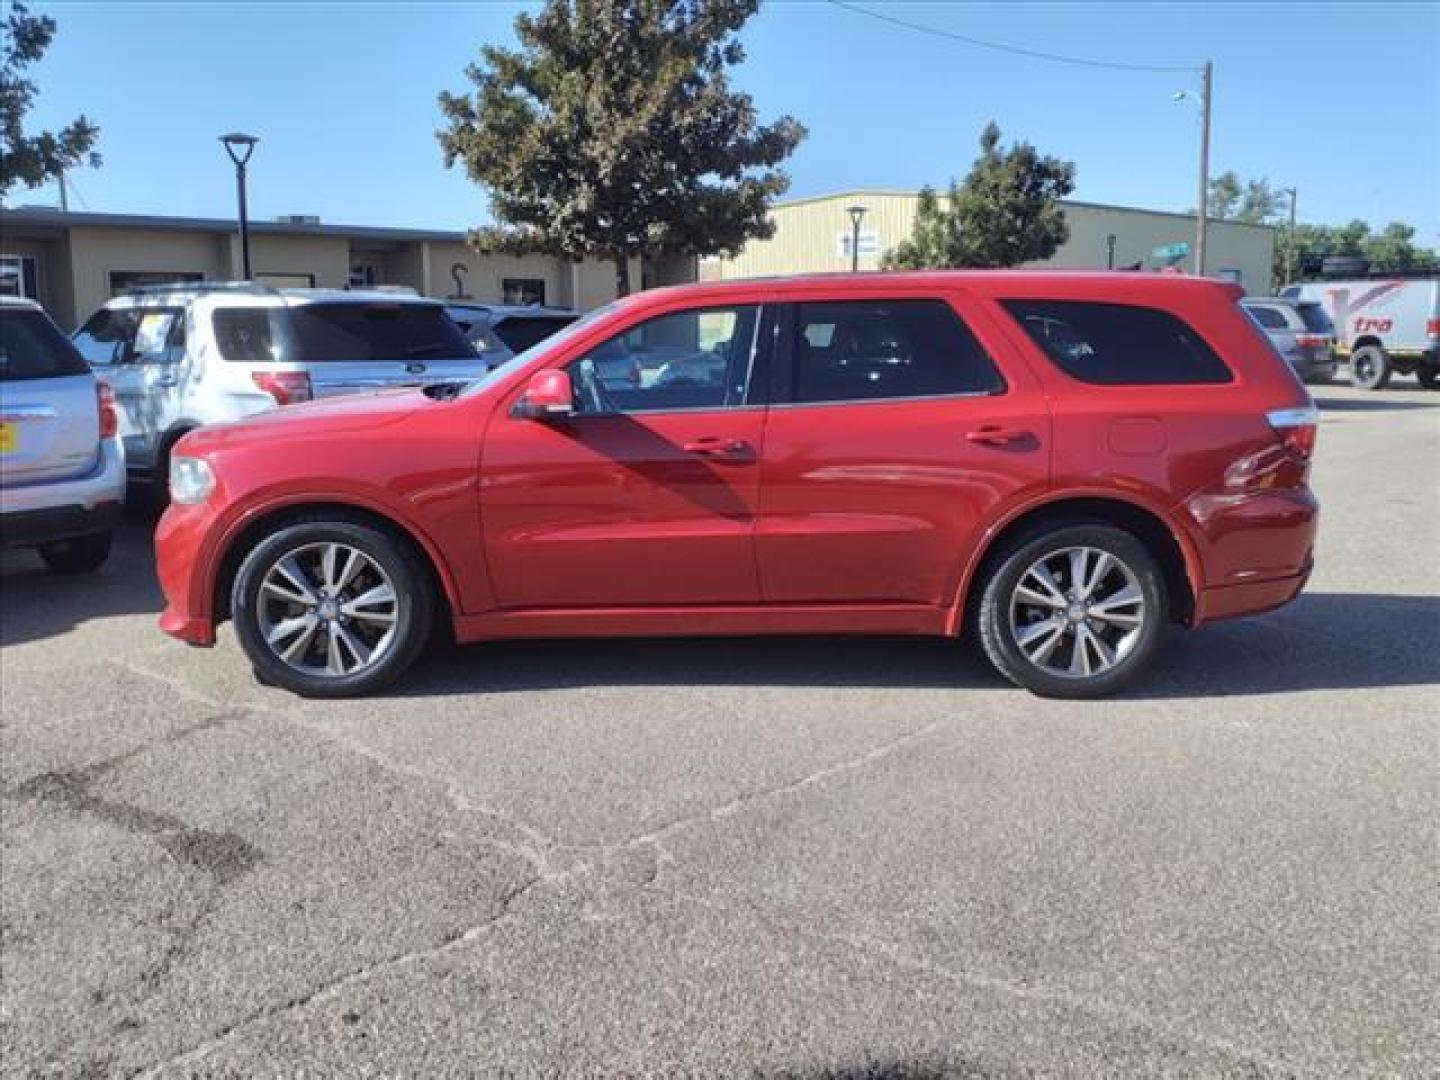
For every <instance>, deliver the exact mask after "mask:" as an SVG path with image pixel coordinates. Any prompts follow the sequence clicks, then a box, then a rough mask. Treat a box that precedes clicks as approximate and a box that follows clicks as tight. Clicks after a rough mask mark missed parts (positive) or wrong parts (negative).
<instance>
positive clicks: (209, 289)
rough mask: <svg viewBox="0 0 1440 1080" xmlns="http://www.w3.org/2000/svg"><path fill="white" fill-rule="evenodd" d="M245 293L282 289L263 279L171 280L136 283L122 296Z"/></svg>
mask: <svg viewBox="0 0 1440 1080" xmlns="http://www.w3.org/2000/svg"><path fill="white" fill-rule="evenodd" d="M177 292H183V293H195V294H197V295H204V294H205V293H220V292H229V293H245V294H249V295H252V296H279V295H281V294H280V290H279V289H277V288H275V286H273V285H267V284H266V283H265V282H263V281H171V282H157V283H156V284H154V285H135V286H132V287H131V288H128V289H126V290H125V291H124V292H123V293H121V295H122V296H155V295H157V294H159V293H177Z"/></svg>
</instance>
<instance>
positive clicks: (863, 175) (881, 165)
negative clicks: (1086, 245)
mask: <svg viewBox="0 0 1440 1080" xmlns="http://www.w3.org/2000/svg"><path fill="white" fill-rule="evenodd" d="M859 2H861V3H867V0H859ZM31 6H32V8H33V9H35V10H40V11H44V12H47V13H48V14H50V15H52V16H54V17H55V18H56V19H57V21H58V22H59V24H60V29H59V33H58V35H57V38H56V41H55V43H54V44H53V45H52V47H51V51H50V53H49V54H48V55H47V56H46V57H45V59H44V60H43V61H42V63H41V64H40V65H39V66H38V67H37V68H36V70H35V75H36V78H37V80H38V82H39V84H40V90H41V96H40V99H39V102H38V104H37V107H36V109H35V110H34V111H33V112H32V114H31V117H30V120H29V124H30V125H31V127H32V128H33V127H34V126H37V125H41V124H46V125H53V124H56V123H59V122H63V121H65V120H67V119H69V118H70V117H72V116H73V115H74V114H76V113H77V112H80V111H84V112H86V113H88V114H89V115H90V116H91V117H92V118H94V119H95V120H96V121H98V122H99V123H100V125H101V128H102V137H101V144H100V148H101V150H102V152H103V154H104V156H105V164H104V166H103V168H101V169H100V170H99V171H85V172H81V173H78V174H77V175H76V176H75V181H76V187H77V188H78V191H79V195H80V200H78V201H74V202H72V205H73V206H74V207H75V208H76V209H84V208H89V209H92V210H99V211H111V212H135V213H162V214H187V215H203V216H225V215H229V214H231V213H233V209H234V192H233V179H232V177H233V173H232V171H231V167H230V165H229V162H228V161H227V160H226V159H225V158H224V154H223V150H222V149H221V147H220V146H219V144H218V143H217V142H216V141H215V137H216V135H218V134H219V133H221V132H223V131H229V130H234V129H237V128H238V129H242V130H246V131H250V132H253V133H254V134H257V135H259V136H260V137H261V139H262V142H261V144H260V146H259V147H258V149H257V151H256V154H255V159H254V161H253V163H252V183H251V208H252V209H251V212H252V214H253V216H254V217H256V218H265V217H272V216H274V215H277V214H284V213H314V214H319V215H321V216H322V218H324V219H325V220H327V221H331V222H337V223H344V224H357V225H405V226H417V227H434V228H461V227H465V226H467V225H473V224H476V223H479V222H480V221H482V220H483V219H484V217H485V201H484V197H483V194H482V193H481V192H480V191H478V190H477V189H476V188H474V187H473V186H472V185H471V184H470V183H469V182H468V181H467V180H466V179H465V178H464V176H463V175H462V174H461V173H460V172H458V171H448V172H447V171H446V170H445V169H444V168H443V167H442V164H441V160H440V153H439V150H438V147H437V144H436V142H435V139H434V135H433V132H434V130H435V128H436V127H437V126H438V124H439V122H440V118H439V112H438V109H437V107H436V104H435V98H436V94H437V93H438V92H439V91H440V90H441V89H447V88H448V89H453V90H461V89H464V88H465V87H466V85H467V84H466V82H465V79H464V77H463V75H462V71H463V69H464V67H465V65H466V63H468V62H469V61H470V60H471V59H472V57H473V56H474V53H475V49H476V48H477V47H478V45H479V44H481V43H483V42H508V41H510V40H512V34H511V20H512V18H513V16H514V14H515V13H516V11H518V10H520V8H521V5H516V4H510V3H498V2H497V3H458V2H457V3H446V4H423V3H411V4H403V5H402V4H400V3H368V4H361V3H338V2H332V3H310V4H300V3H291V4H282V3H269V4H264V3H252V4H229V3H164V4H131V3H124V2H110V3H79V2H76V3H32V4H31ZM868 6H870V7H872V8H874V9H876V10H881V11H885V12H887V13H890V14H893V15H896V16H899V17H903V18H906V19H910V20H913V21H917V22H923V23H927V24H930V25H933V26H937V27H942V28H945V29H949V30H952V31H955V32H958V33H963V34H967V35H970V36H974V37H980V38H988V39H991V40H996V41H1002V42H1007V43H1012V44H1016V45H1022V46H1025V47H1029V48H1033V49H1041V50H1047V51H1054V52H1064V53H1071V54H1077V55H1082V56H1090V57H1098V58H1108V59H1114V60H1123V61H1131V62H1145V63H1159V64H1171V63H1177V64H1184V63H1190V62H1196V63H1198V62H1199V61H1202V60H1204V59H1207V58H1208V59H1212V60H1214V61H1215V65H1216V74H1215V111H1214V137H1213V148H1212V163H1213V168H1214V170H1215V171H1217V172H1218V171H1222V170H1225V169H1234V170H1235V171H1236V172H1237V173H1239V174H1240V175H1241V176H1242V177H1248V176H1264V177H1268V178H1269V179H1270V180H1272V181H1274V182H1276V183H1277V184H1282V185H1285V186H1289V185H1291V184H1294V185H1297V186H1298V187H1299V189H1300V217H1301V219H1302V220H1307V221H1322V222H1339V221H1345V220H1349V219H1350V218H1352V217H1361V218H1366V219H1369V220H1370V221H1371V222H1372V224H1375V223H1383V222H1385V221H1389V220H1392V219H1397V218H1398V219H1401V220H1406V221H1409V222H1410V223H1412V224H1414V225H1416V226H1417V228H1418V229H1419V231H1420V232H1419V236H1417V240H1418V241H1420V242H1422V243H1425V244H1427V245H1429V246H1437V247H1440V66H1437V65H1436V63H1435V56H1436V53H1437V51H1440V5H1437V4H1434V3H1431V4H1408V5H1407V4H1378V3H1376V4H1322V3H1288V4H1287V3H1282V4H1255V5H1241V4H1238V3H1236V4H1226V3H1212V4H1193V5H1192V4H1159V3H1155V4H1142V3H1132V4H1103V5H1102V4H1081V3H1063V4H1006V5H997V4H980V3H975V4H969V3H901V2H888V0H868ZM743 37H744V42H745V44H746V47H747V49H748V51H749V59H748V62H747V63H746V64H745V65H744V66H743V67H742V68H741V69H740V70H739V72H738V74H737V76H736V82H737V83H738V85H739V86H740V87H742V88H743V89H745V90H747V91H749V92H750V93H752V94H753V95H754V97H755V99H756V103H757V105H758V106H759V108H760V111H761V115H762V116H763V117H774V116H776V115H779V114H781V113H787V112H788V113H790V114H792V115H794V116H795V117H797V118H799V119H800V120H801V121H803V122H804V123H805V124H806V125H807V126H808V127H809V129H810V138H809V139H808V140H807V141H806V142H805V143H804V144H803V145H802V146H801V148H800V149H799V150H798V151H797V153H796V155H795V156H794V158H793V159H792V161H791V164H790V167H789V168H790V173H791V176H792V178H793V181H794V183H793V187H792V189H791V192H790V194H791V195H792V196H802V195H813V194H820V193H823V192H827V191H834V190H842V189H846V188H854V187H896V188H906V187H918V186H919V185H921V184H922V183H925V182H927V181H928V182H932V183H937V184H938V183H944V182H945V181H946V180H947V179H948V177H949V176H951V175H952V174H954V173H957V172H958V173H963V172H964V171H965V170H966V169H967V168H968V166H969V163H970V161H971V160H972V159H973V157H974V153H975V140H976V137H977V135H978V132H979V130H980V128H981V127H982V126H983V125H984V123H985V122H986V121H987V120H989V119H992V118H993V119H995V120H996V121H997V122H999V124H1000V126H1001V128H1002V129H1003V130H1004V132H1005V135H1006V137H1007V139H1009V138H1023V139H1026V140H1029V141H1031V142H1033V143H1035V144H1036V145H1037V146H1038V147H1040V149H1041V150H1043V151H1044V152H1047V153H1052V154H1057V155H1060V156H1063V157H1067V158H1070V159H1072V160H1074V161H1075V162H1076V163H1077V166H1078V185H1077V189H1076V192H1075V197H1076V198H1080V199H1086V200H1089V201H1093V202H1105V203H1117V204H1122V205H1133V206H1144V207H1153V208H1157V209H1175V210H1184V209H1186V208H1188V207H1190V206H1192V205H1193V204H1194V189H1195V173H1196V169H1197V157H1196V155H1197V150H1196V147H1197V136H1198V123H1197V118H1196V110H1195V109H1194V108H1193V107H1192V106H1191V105H1190V104H1189V103H1186V102H1181V103H1178V104H1177V103H1175V102H1173V101H1171V100H1170V96H1171V94H1172V92H1174V91H1175V90H1177V89H1182V88H1194V87H1195V85H1196V82H1197V79H1196V77H1194V76H1190V75H1186V74H1163V73H1131V72H1121V71H1108V70H1091V69H1086V68H1078V67H1069V66H1061V65H1056V64H1051V63H1044V62H1040V61H1036V60H1030V59H1026V58H1023V57H1019V56H1012V55H1004V54H1000V53H993V52H987V51H982V50H978V49H974V48H971V47H968V46H965V45H961V44H958V43H953V42H948V41H942V40H937V39H934V38H930V37H925V36H921V35H917V34H914V33H911V32H908V31H906V30H903V29H900V28H898V27H891V26H887V25H883V24H881V23H878V22H876V21H874V20H871V19H867V18H865V17H863V16H861V15H857V14H854V13H851V12H847V11H844V10H841V9H839V8H836V7H833V6H830V5H828V4H824V3H821V2H806V0H769V2H768V3H767V4H765V6H764V7H763V9H762V11H761V13H760V15H759V16H757V17H756V18H755V19H754V20H753V21H752V22H751V23H750V24H749V25H748V26H747V27H746V29H745V31H744V35H743ZM1357 57H1363V58H1367V59H1364V60H1361V61H1357ZM54 199H55V193H54V190H53V188H52V189H49V190H46V189H40V190H37V191H34V192H30V193H28V194H27V193H24V192H17V193H15V194H14V195H12V202H13V203H15V204H22V203H32V202H33V203H39V202H47V201H48V202H53V201H54Z"/></svg>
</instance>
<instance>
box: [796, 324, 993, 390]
mask: <svg viewBox="0 0 1440 1080" xmlns="http://www.w3.org/2000/svg"><path fill="white" fill-rule="evenodd" d="M791 356H792V357H793V367H794V372H793V389H792V391H791V395H790V397H791V400H793V401H794V402H796V403H798V404H806V403H820V402H846V401H873V400H883V399H886V398H918V397H943V396H948V395H954V394H990V393H998V392H999V391H1001V390H1003V389H1004V385H1005V384H1004V381H1003V380H1002V379H1001V378H1000V374H999V372H998V371H996V369H995V365H994V364H993V363H992V362H991V360H990V358H989V356H987V355H986V353H985V350H984V348H983V347H982V346H981V344H980V342H979V341H977V340H976V338H975V335H974V334H972V333H971V332H970V329H969V327H967V326H966V325H965V323H964V322H963V321H962V320H961V318H960V316H959V315H958V314H956V312H955V310H954V309H953V308H951V307H950V305H949V304H947V303H945V302H944V301H943V300H864V301H847V302H839V303H800V304H796V305H795V326H794V335H793V337H792V338H791Z"/></svg>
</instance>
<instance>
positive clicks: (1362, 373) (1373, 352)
mask: <svg viewBox="0 0 1440 1080" xmlns="http://www.w3.org/2000/svg"><path fill="white" fill-rule="evenodd" d="M1394 370H1395V369H1394V365H1393V364H1391V362H1390V354H1389V353H1387V352H1386V351H1385V350H1384V349H1383V348H1381V347H1380V346H1379V345H1362V346H1361V347H1360V348H1358V349H1356V350H1355V351H1354V352H1353V353H1351V354H1350V382H1351V384H1353V385H1354V386H1358V387H1359V388H1360V389H1361V390H1384V389H1385V387H1387V386H1389V385H1390V376H1391V374H1392V373H1393V372H1394Z"/></svg>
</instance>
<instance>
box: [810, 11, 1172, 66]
mask: <svg viewBox="0 0 1440 1080" xmlns="http://www.w3.org/2000/svg"><path fill="white" fill-rule="evenodd" d="M826 2H827V3H830V4H833V5H834V6H835V7H838V8H844V9H845V10H846V11H853V12H855V14H857V15H867V16H869V17H870V18H872V19H878V20H879V21H880V22H887V23H891V24H892V25H895V26H903V27H904V28H905V29H907V30H914V31H915V32H916V33H920V34H929V35H930V36H931V37H938V38H945V39H946V40H948V41H958V42H961V43H962V44H965V45H973V46H975V47H976V48H979V49H993V50H994V51H995V52H1003V53H1013V54H1014V55H1016V56H1028V57H1030V58H1031V59H1032V60H1050V61H1052V62H1054V63H1057V64H1074V65H1076V66H1078V67H1090V68H1109V69H1111V70H1113V71H1199V70H1201V68H1200V66H1199V65H1197V64H1126V63H1122V62H1120V61H1117V60H1092V59H1089V58H1088V57H1083V56H1062V55H1060V54H1059V53H1048V52H1040V51H1038V50H1036V49H1022V48H1020V47H1019V46H1018V45H1002V44H1000V43H999V42H996V41H982V40H980V39H979V38H973V37H967V36H966V35H964V34H957V33H955V32H954V31H951V30H942V29H940V28H939V27H938V26H926V25H925V24H924V23H917V22H911V21H909V20H908V19H901V18H897V17H896V16H894V15H882V14H881V13H880V12H878V11H871V10H870V9H869V8H863V7H861V6H860V5H859V4H852V3H849V2H848V0H826Z"/></svg>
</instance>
